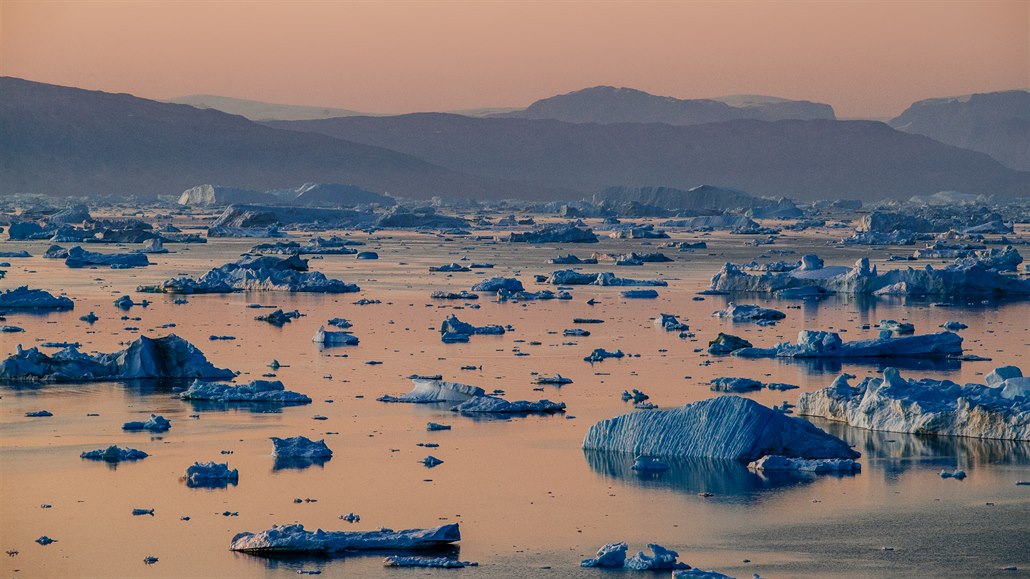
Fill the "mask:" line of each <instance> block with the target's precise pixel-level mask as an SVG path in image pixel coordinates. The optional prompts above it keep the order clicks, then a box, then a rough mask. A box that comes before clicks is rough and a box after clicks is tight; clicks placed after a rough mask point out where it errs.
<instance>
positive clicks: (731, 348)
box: [708, 332, 752, 356]
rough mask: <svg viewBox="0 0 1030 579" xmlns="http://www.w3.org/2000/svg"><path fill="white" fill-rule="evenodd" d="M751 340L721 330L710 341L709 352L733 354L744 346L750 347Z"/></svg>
mask: <svg viewBox="0 0 1030 579" xmlns="http://www.w3.org/2000/svg"><path fill="white" fill-rule="evenodd" d="M751 346H752V344H751V342H749V341H747V340H745V339H744V338H739V337H737V336H734V335H732V334H725V333H723V332H719V335H718V336H716V337H715V339H714V340H712V341H711V342H708V353H709V354H715V355H717V356H718V355H724V354H731V353H733V352H735V351H737V350H740V349H742V348H750V347H751Z"/></svg>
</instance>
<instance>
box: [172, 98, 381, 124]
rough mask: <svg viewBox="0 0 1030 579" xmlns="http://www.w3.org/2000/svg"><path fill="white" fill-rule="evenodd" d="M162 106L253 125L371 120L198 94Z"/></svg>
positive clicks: (337, 112)
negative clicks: (234, 118) (241, 119)
mask: <svg viewBox="0 0 1030 579" xmlns="http://www.w3.org/2000/svg"><path fill="white" fill-rule="evenodd" d="M162 102H166V103H174V104H180V105H190V106H191V107H196V108H198V109H215V110H218V111H222V112H223V113H229V114H230V115H240V116H241V117H246V118H248V119H250V120H252V121H310V120H313V119H329V118H333V117H353V116H370V115H369V114H368V113H362V112H358V111H352V110H349V109H339V108H333V107H311V106H304V105H288V104H279V103H266V102H262V101H254V100H248V99H237V98H232V97H223V96H217V95H210V94H195V95H189V96H184V97H178V98H174V99H168V100H165V101H162Z"/></svg>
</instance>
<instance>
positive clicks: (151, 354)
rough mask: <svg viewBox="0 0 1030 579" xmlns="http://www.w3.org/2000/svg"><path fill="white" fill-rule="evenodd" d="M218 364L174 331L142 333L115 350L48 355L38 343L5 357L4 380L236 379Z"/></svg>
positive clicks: (72, 348) (0, 377)
mask: <svg viewBox="0 0 1030 579" xmlns="http://www.w3.org/2000/svg"><path fill="white" fill-rule="evenodd" d="M234 377H235V374H234V373H233V372H232V371H230V370H226V369H223V368H216V367H215V366H214V365H213V364H211V363H210V362H208V360H207V358H206V357H205V356H204V353H203V352H201V351H200V350H199V349H198V348H197V347H196V346H194V345H193V344H191V343H189V342H187V341H186V340H184V339H182V338H180V337H179V336H176V335H175V334H170V335H168V336H164V337H161V338H149V337H147V336H140V337H139V338H137V339H136V340H135V341H134V342H132V343H131V344H129V346H128V347H127V348H126V349H124V350H122V351H120V352H114V353H111V354H97V355H90V354H84V353H82V352H79V351H78V349H77V348H76V347H75V346H70V347H67V348H64V349H63V350H60V351H58V352H56V353H55V354H54V355H53V356H48V355H46V354H44V353H42V352H40V351H39V349H37V348H29V349H28V350H26V349H23V348H22V347H21V346H18V351H17V352H16V353H15V354H13V355H11V356H10V357H9V358H7V359H6V360H4V361H3V362H0V380H8V381H32V382H92V381H98V380H133V379H138V378H162V379H167V378H213V379H228V378H234Z"/></svg>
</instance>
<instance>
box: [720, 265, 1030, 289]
mask: <svg viewBox="0 0 1030 579" xmlns="http://www.w3.org/2000/svg"><path fill="white" fill-rule="evenodd" d="M808 257H809V256H806V258H808ZM812 257H814V256H812ZM816 259H817V258H816ZM820 262H821V260H820ZM813 265H814V264H813ZM992 265H996V264H993V263H992V261H991V260H990V259H987V260H986V261H981V259H980V258H977V257H970V258H964V259H959V260H957V261H956V262H955V263H954V264H952V265H949V266H947V267H945V268H943V269H934V268H933V266H931V265H927V266H926V267H925V268H924V269H914V268H907V269H894V270H890V271H887V272H884V273H878V272H877V269H876V267H871V266H870V264H869V259H868V258H865V257H863V258H861V259H859V260H858V261H857V262H855V265H854V267H852V268H851V269H847V268H840V267H807V268H806V266H804V265H803V266H801V267H799V268H797V269H795V270H791V271H787V272H764V273H761V274H758V275H754V274H751V273H748V272H746V271H744V270H743V269H742V268H741V267H740V266H737V265H734V264H732V263H727V264H726V265H725V266H723V268H722V270H721V271H719V272H718V273H716V274H715V275H714V276H713V277H712V282H711V284H710V286H709V287H710V289H712V290H717V291H727V292H758V293H777V294H778V295H782V292H786V291H794V292H796V291H798V290H800V289H802V288H808V287H812V288H816V289H817V290H818V291H822V292H828V293H840V294H862V295H946V296H974V295H1015V296H1026V295H1030V280H1025V279H1019V278H1017V277H1014V276H1007V275H1004V274H1003V273H1001V272H999V271H998V270H997V269H994V268H993V267H992Z"/></svg>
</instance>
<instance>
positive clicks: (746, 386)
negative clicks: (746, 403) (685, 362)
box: [711, 376, 765, 392]
mask: <svg viewBox="0 0 1030 579" xmlns="http://www.w3.org/2000/svg"><path fill="white" fill-rule="evenodd" d="M711 384H712V390H715V391H717V392H750V391H752V390H761V389H762V388H764V387H765V384H763V383H761V382H759V381H758V380H752V379H751V378H732V377H727V376H723V377H719V378H712V380H711Z"/></svg>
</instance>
